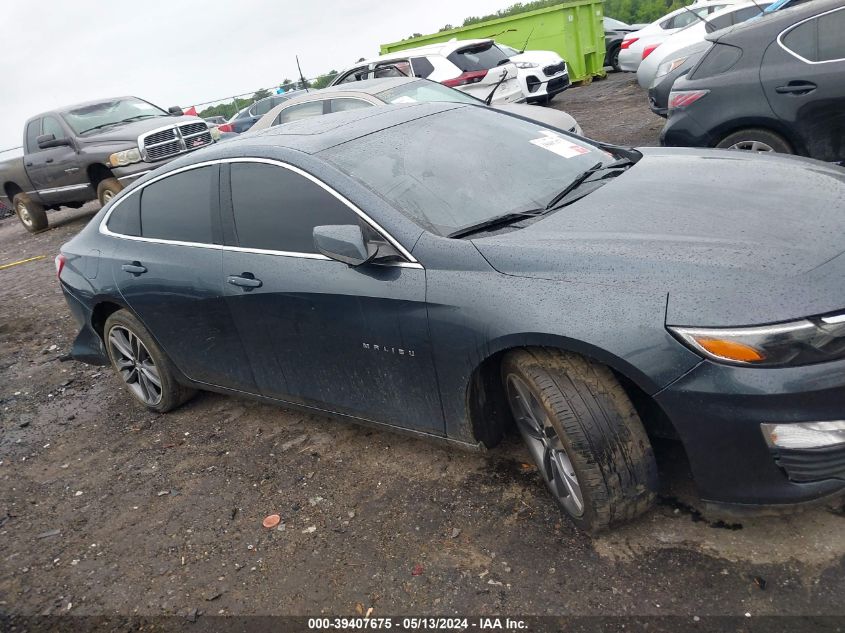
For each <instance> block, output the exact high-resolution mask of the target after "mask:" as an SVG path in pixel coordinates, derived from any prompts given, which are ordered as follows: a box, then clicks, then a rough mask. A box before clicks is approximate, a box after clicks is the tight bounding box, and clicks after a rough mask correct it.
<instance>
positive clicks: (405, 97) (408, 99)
mask: <svg viewBox="0 0 845 633" xmlns="http://www.w3.org/2000/svg"><path fill="white" fill-rule="evenodd" d="M416 102H417V100H416V99H414V98H412V97H409V96H408V95H402V96H401V97H396V98H395V99H394V100H393V101H391V102H390V103H416Z"/></svg>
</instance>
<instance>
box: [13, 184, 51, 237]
mask: <svg viewBox="0 0 845 633" xmlns="http://www.w3.org/2000/svg"><path fill="white" fill-rule="evenodd" d="M12 205H13V206H14V207H15V213H16V214H17V216H18V220H20V221H21V224H23V226H24V228H25V229H26V230H27V231H29V232H30V233H38V232H39V231H43V230H45V229H46V228H47V224H48V223H47V211H46V210H45V209H44V207H43V206H41V205H40V204H38V203H37V202H35V201H33V200H32V198H30V197H29V196H28V195H26V194H25V193H19V194H17V195H16V196H15V197H14V198H13V199H12Z"/></svg>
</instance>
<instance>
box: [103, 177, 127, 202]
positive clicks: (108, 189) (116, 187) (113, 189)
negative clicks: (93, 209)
mask: <svg viewBox="0 0 845 633" xmlns="http://www.w3.org/2000/svg"><path fill="white" fill-rule="evenodd" d="M121 191H123V185H121V184H120V181H119V180H118V179H117V178H106V179H105V180H103V181H101V182H100V184H99V185H97V200H99V201H100V205H102V206H106V204H107V203H108V202H109V200H111V199H112V198H114V197H115V196H116V195H117V194H119V193H120V192H121Z"/></svg>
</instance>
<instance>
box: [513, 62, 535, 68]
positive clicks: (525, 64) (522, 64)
mask: <svg viewBox="0 0 845 633" xmlns="http://www.w3.org/2000/svg"><path fill="white" fill-rule="evenodd" d="M514 65H515V66H516V67H517V68H522V69H526V68H538V67H539V66H540V64H535V63H534V62H514Z"/></svg>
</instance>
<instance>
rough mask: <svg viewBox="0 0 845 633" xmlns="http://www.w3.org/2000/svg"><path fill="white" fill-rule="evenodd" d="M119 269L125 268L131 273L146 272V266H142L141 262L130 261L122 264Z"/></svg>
mask: <svg viewBox="0 0 845 633" xmlns="http://www.w3.org/2000/svg"><path fill="white" fill-rule="evenodd" d="M120 268H121V270H125V271H126V272H128V273H132V274H133V275H143V274H144V273H145V272H147V268H146V266H142V265H141V262H132V263H131V264H123V266H121V267H120Z"/></svg>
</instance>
